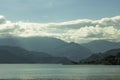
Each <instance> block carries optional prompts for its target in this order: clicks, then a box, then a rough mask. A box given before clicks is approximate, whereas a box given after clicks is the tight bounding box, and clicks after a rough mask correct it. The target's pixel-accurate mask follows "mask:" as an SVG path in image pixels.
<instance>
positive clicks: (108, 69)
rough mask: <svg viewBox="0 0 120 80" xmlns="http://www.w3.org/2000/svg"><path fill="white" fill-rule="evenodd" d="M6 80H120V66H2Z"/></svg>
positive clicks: (0, 68) (1, 72) (2, 72)
mask: <svg viewBox="0 0 120 80" xmlns="http://www.w3.org/2000/svg"><path fill="white" fill-rule="evenodd" d="M0 79H6V80H120V66H118V65H116V66H114V65H61V64H0Z"/></svg>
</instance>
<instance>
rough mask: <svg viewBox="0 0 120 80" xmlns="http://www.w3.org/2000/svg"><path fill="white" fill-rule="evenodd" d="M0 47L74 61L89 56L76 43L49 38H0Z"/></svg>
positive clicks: (87, 52) (86, 50)
mask: <svg viewBox="0 0 120 80" xmlns="http://www.w3.org/2000/svg"><path fill="white" fill-rule="evenodd" d="M0 45H9V46H17V47H22V48H24V49H26V50H29V51H37V52H45V53H48V54H50V55H53V56H57V57H67V58H69V59H71V60H75V61H76V60H78V59H83V58H86V57H88V56H89V55H91V51H90V50H89V49H87V48H85V47H83V46H81V45H79V44H77V43H67V42H64V41H62V40H60V39H56V38H51V37H27V38H21V37H19V38H18V37H14V38H1V39H0Z"/></svg>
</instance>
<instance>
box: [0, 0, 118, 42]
mask: <svg viewBox="0 0 120 80" xmlns="http://www.w3.org/2000/svg"><path fill="white" fill-rule="evenodd" d="M119 3H120V0H0V37H3V36H8V35H11V36H20V37H30V36H48V37H55V38H59V39H62V40H64V41H67V42H70V41H71V42H72V41H73V42H78V43H82V42H87V41H92V40H99V39H105V40H111V41H120V37H119V36H120V5H119Z"/></svg>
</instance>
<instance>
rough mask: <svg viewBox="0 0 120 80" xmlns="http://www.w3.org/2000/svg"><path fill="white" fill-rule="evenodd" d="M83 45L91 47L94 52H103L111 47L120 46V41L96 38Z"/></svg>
mask: <svg viewBox="0 0 120 80" xmlns="http://www.w3.org/2000/svg"><path fill="white" fill-rule="evenodd" d="M81 45H82V46H84V47H86V48H88V49H90V50H91V51H92V52H93V53H103V52H106V51H108V50H111V49H117V48H120V42H111V41H106V40H95V41H91V42H89V43H84V44H81Z"/></svg>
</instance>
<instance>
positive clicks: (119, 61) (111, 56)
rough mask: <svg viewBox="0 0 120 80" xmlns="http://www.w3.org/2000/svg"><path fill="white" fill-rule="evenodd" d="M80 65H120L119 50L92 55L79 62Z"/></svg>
mask: <svg viewBox="0 0 120 80" xmlns="http://www.w3.org/2000/svg"><path fill="white" fill-rule="evenodd" d="M80 63H85V64H86V63H87V64H112V65H120V48H119V49H112V50H108V51H106V52H104V53H99V54H92V55H91V56H90V57H88V58H86V59H84V60H81V61H80Z"/></svg>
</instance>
